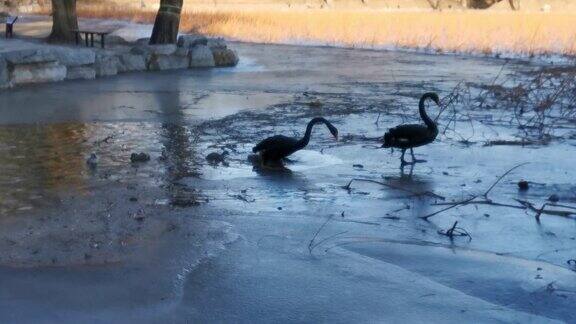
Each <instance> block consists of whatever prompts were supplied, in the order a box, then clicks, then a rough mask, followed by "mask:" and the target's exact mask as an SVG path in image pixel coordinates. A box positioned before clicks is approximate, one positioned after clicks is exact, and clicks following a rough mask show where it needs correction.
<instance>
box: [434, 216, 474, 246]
mask: <svg viewBox="0 0 576 324" xmlns="http://www.w3.org/2000/svg"><path fill="white" fill-rule="evenodd" d="M457 225H458V221H455V222H454V225H452V227H450V228H449V229H448V230H438V234H440V235H445V236H448V237H449V238H450V240H451V241H452V240H454V237H457V236H467V237H468V242H470V241H472V236H470V233H468V231H466V230H465V229H463V228H461V227H458V226H457Z"/></svg>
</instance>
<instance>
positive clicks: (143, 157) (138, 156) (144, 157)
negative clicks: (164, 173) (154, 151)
mask: <svg viewBox="0 0 576 324" xmlns="http://www.w3.org/2000/svg"><path fill="white" fill-rule="evenodd" d="M130 161H131V162H132V163H136V162H148V161H150V155H148V154H146V153H144V152H141V153H132V155H130Z"/></svg>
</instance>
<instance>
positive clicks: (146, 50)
mask: <svg viewBox="0 0 576 324" xmlns="http://www.w3.org/2000/svg"><path fill="white" fill-rule="evenodd" d="M174 52H176V45H174V44H165V45H144V44H142V45H136V46H134V47H132V49H131V50H130V53H132V54H136V55H147V54H155V55H172V54H174Z"/></svg>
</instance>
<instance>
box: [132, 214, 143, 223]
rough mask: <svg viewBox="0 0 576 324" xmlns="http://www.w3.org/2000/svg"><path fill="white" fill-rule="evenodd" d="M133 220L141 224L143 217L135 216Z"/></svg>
mask: <svg viewBox="0 0 576 324" xmlns="http://www.w3.org/2000/svg"><path fill="white" fill-rule="evenodd" d="M134 220H135V221H137V222H139V223H141V222H143V221H144V216H136V217H134Z"/></svg>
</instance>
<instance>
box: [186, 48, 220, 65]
mask: <svg viewBox="0 0 576 324" xmlns="http://www.w3.org/2000/svg"><path fill="white" fill-rule="evenodd" d="M214 66H216V63H215V62H214V55H213V54H212V51H211V50H210V47H208V46H206V45H196V46H194V47H193V48H192V52H191V53H190V67H191V68H197V67H198V68H199V67H214Z"/></svg>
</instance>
